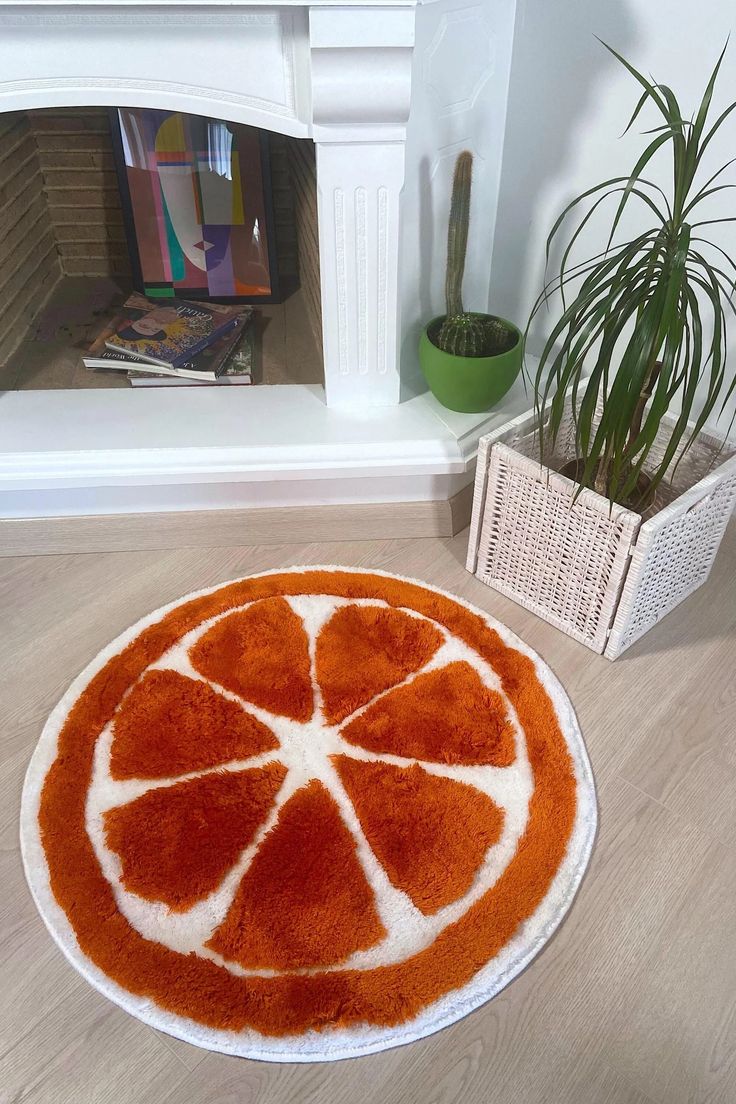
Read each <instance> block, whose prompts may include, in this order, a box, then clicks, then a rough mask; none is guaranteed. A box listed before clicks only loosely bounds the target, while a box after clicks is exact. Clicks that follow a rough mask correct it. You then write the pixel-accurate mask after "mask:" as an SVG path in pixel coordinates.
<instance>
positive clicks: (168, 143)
mask: <svg viewBox="0 0 736 1104" xmlns="http://www.w3.org/2000/svg"><path fill="white" fill-rule="evenodd" d="M111 123H112V127H111V129H112V136H113V147H114V150H115V159H116V165H117V170H118V180H119V183H120V194H121V199H122V205H123V215H124V218H125V226H126V234H127V238H128V246H129V249H130V255H131V263H132V266H133V278H134V283H135V286H136V289H137V290H138V291H140V292H142V293H143V294H144V295H146V296H148V297H149V298H162V299H163V298H172V297H174V296H176V297H178V298H180V299H204V300H206V299H216V300H218V301H219V302H239V303H273V302H278V301H279V287H278V270H277V264H276V253H275V241H274V229H273V206H272V202H271V180H270V169H269V156H268V138H267V135H266V133H265V132H264V131H261V130H258V129H257V128H255V127H249V126H244V125H243V124H240V123H229V122H223V121H222V120H221V119H208V118H205V117H204V116H201V115H185V114H183V113H182V112H174V111H158V110H154V109H151V108H137V107H136V108H129V107H121V108H118V109H116V110H113V111H112V112H111Z"/></svg>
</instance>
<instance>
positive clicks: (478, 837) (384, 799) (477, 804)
mask: <svg viewBox="0 0 736 1104" xmlns="http://www.w3.org/2000/svg"><path fill="white" fill-rule="evenodd" d="M334 762H335V767H336V768H337V771H338V773H339V775H340V778H341V780H342V783H343V785H344V786H345V789H346V790H347V793H348V795H349V797H350V800H351V801H352V803H353V805H354V806H355V811H356V813H357V814H358V819H359V820H360V824H361V827H362V829H363V831H364V832H365V837H366V839H367V840H368V843H369V844H370V845H371V847H372V848H373V850H374V852H375V853H376V856H377V858H378V860H379V861H380V863H381V865H382V866H383V868H384V870H385V871H386V873H387V874H388V876H389V878H390V880H391V882H392V883H393V884H394V885H395V886H396V887H397V889H402V890H403V891H404V893H407V894H408V895H409V897H411V899H412V901H413V902H414V904H415V905H416V906H417V908H418V909H420V910H421V911H422V912H423V913H425V914H426V915H431V914H432V913H434V912H437V910H438V909H441V908H442V907H443V906H444V905H449V904H451V903H452V902H453V901H456V900H457V899H458V897H462V896H463V894H465V893H467V891H468V890H469V889H470V887H471V885H472V883H473V879H474V877H475V874H476V872H477V870H478V867H479V866H480V864H481V863H482V862H483V859H484V858H485V856H486V853H487V851H488V848H489V847H491V846H492V844H494V843H496V842H497V841H498V839H499V837H500V835H501V829H502V827H503V812H502V810H501V809H499V808H498V807H497V806H496V805H494V803H493V802H492V801H491V799H490V798H489V797H486V795H485V794H483V793H481V792H480V790H477V789H476V788H475V787H474V786H466V785H465V784H464V783H462V782H456V781H454V780H453V779H451V778H439V777H438V776H437V775H433V774H429V773H428V772H427V771H426V770H423V769H422V768H421V767H420V766H418V765H417V764H414V766H412V767H395V766H393V765H391V764H389V763H367V762H362V761H361V760H359V759H351V758H350V757H349V756H347V755H341V756H336V757H335V760H334Z"/></svg>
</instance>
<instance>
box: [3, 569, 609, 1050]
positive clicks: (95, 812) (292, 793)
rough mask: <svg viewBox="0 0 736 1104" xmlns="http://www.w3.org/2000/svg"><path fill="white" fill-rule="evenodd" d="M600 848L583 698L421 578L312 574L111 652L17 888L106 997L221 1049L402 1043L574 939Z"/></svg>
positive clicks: (79, 692) (56, 761) (222, 602)
mask: <svg viewBox="0 0 736 1104" xmlns="http://www.w3.org/2000/svg"><path fill="white" fill-rule="evenodd" d="M595 825H596V804H595V794H594V789H593V780H592V776H591V771H590V766H589V763H588V759H587V756H586V753H585V748H584V745H583V742H582V738H581V736H580V732H579V730H578V727H577V723H576V720H575V715H574V713H573V710H572V708H571V706H570V703H569V701H568V699H567V697H566V696H565V693H564V691H563V690H562V688H561V687H560V685H559V683H558V682H557V681H556V679H555V678H554V676H553V675H552V673H551V671H550V670H549V668H547V667H546V666H545V664H544V663H542V661H541V660H540V659H539V657H538V656H536V655H535V654H534V653H533V652H532V651H531V650H530V649H529V648H527V647H526V646H525V645H524V644H522V642H521V641H520V640H518V639H517V638H516V637H515V636H513V635H512V634H511V633H510V632H509V631H508V630H507V629H505V628H504V627H503V626H502V625H499V624H497V623H496V622H494V621H492V620H491V619H490V618H489V617H488V616H487V615H485V614H484V613H481V612H480V611H479V610H477V609H474V608H472V607H471V606H469V605H467V604H466V603H465V602H462V601H460V600H459V599H457V598H453V597H451V596H450V595H448V594H444V593H442V592H441V591H438V590H436V589H434V588H432V587H429V586H427V585H425V584H423V583H420V582H415V581H413V580H409V579H403V578H400V577H398V576H395V575H388V574H385V573H383V572H377V571H376V572H364V571H356V570H352V569H348V568H333V567H314V568H312V567H309V568H306V567H305V568H294V569H289V570H283V571H275V572H269V573H267V574H263V575H254V576H251V577H249V578H245V579H240V580H237V581H236V582H232V583H228V584H226V585H224V586H219V587H216V588H214V589H212V590H208V591H203V592H201V593H199V594H192V595H188V596H187V597H186V598H182V599H181V600H180V601H178V602H176V603H174V604H173V605H170V606H167V607H165V608H164V609H161V610H158V611H156V613H153V614H151V615H150V616H149V617H146V618H144V619H143V620H142V621H140V622H139V623H138V624H137V625H134V626H133V628H132V629H130V630H128V632H126V633H123V635H122V636H120V637H118V639H117V640H115V641H113V643H112V644H110V645H109V646H108V647H107V648H106V649H105V650H104V651H103V652H102V653H101V654H100V655H99V656H98V657H97V658H96V659H95V660H93V662H92V663H91V664H90V665H89V667H88V668H87V669H86V670H85V671H84V672H83V673H82V674H81V675H80V676H79V678H78V679H77V680H76V681H75V682H74V683H73V685H72V686H71V687H70V689H69V691H68V692H67V693H66V694H65V696H64V698H63V699H62V701H61V702H60V703H59V705H58V706H57V708H56V709H55V710H54V712H53V713H52V715H51V717H50V718H49V721H48V722H47V724H46V727H45V729H44V731H43V734H42V736H41V739H40V741H39V744H38V747H37V748H36V751H35V753H34V755H33V758H32V760H31V764H30V766H29V769H28V774H27V777H26V784H25V789H24V794H23V808H22V814H21V836H22V847H23V859H24V863H25V868H26V876H27V878H28V882H29V885H30V887H31V890H32V892H33V895H34V898H35V900H36V904H37V905H38V908H39V910H40V912H41V915H42V916H43V918H44V920H45V922H46V924H47V926H48V928H49V930H50V932H51V934H52V935H53V937H54V939H55V940H56V942H57V943H58V944H59V946H60V947H61V949H62V950H63V951H64V953H65V954H66V956H67V957H68V958H69V960H70V961H71V962H72V964H73V965H74V966H75V967H76V968H77V970H79V972H80V973H82V974H83V975H84V976H85V977H86V978H87V979H88V980H89V981H90V982H91V983H92V984H93V985H94V986H95V987H96V988H97V989H99V990H100V991H101V992H102V993H104V994H105V995H106V996H108V997H110V998H111V999H112V1000H113V1001H115V1002H116V1003H117V1004H119V1005H121V1006H122V1007H123V1008H125V1009H127V1010H128V1011H129V1012H131V1013H132V1014H133V1015H135V1016H137V1017H138V1018H139V1019H141V1020H143V1021H145V1022H146V1023H149V1024H151V1025H152V1026H154V1027H157V1028H160V1029H161V1030H163V1031H166V1032H169V1033H170V1034H172V1035H175V1036H177V1037H179V1038H181V1039H186V1040H187V1041H189V1042H192V1043H197V1044H199V1045H200V1046H204V1047H208V1048H210V1049H212V1050H219V1051H224V1052H227V1053H231V1054H238V1055H243V1056H246V1057H250V1058H263V1059H269V1060H272V1061H320V1060H327V1059H333V1058H344V1057H349V1056H356V1055H361V1054H367V1053H370V1052H372V1051H377V1050H382V1049H385V1048H387V1047H391V1046H396V1045H398V1044H400V1043H405V1042H410V1041H411V1040H413V1039H418V1038H421V1037H422V1036H424V1035H428V1034H430V1033H431V1032H433V1031H436V1030H438V1029H439V1028H441V1027H444V1026H446V1025H447V1024H450V1023H452V1022H453V1021H455V1020H457V1019H459V1018H460V1017H461V1016H464V1015H466V1014H467V1013H468V1012H470V1011H472V1010H473V1009H474V1008H477V1007H478V1006H479V1005H481V1004H482V1003H483V1002H484V1001H486V1000H488V999H489V998H490V997H492V996H493V995H494V994H495V993H497V992H498V991H499V990H500V989H501V988H502V987H503V986H504V985H506V984H507V983H508V982H509V981H510V980H511V979H512V978H513V977H514V976H515V975H516V974H518V973H519V971H520V970H522V969H523V968H524V966H525V965H526V964H527V963H528V962H529V961H530V959H531V958H532V957H533V956H534V955H535V954H536V953H537V952H538V951H539V949H540V948H541V947H542V946H543V944H544V943H545V941H546V940H547V939H549V937H550V935H551V934H552V932H553V931H554V930H555V928H556V927H557V925H558V924H559V923H560V921H561V920H562V918H563V916H564V914H565V912H566V911H567V909H568V908H569V906H570V904H571V902H572V899H573V896H574V894H575V892H576V890H577V887H578V885H579V883H580V880H581V878H582V876H583V873H584V870H585V866H586V864H587V862H588V858H589V856H590V851H591V847H592V843H593V837H594V834H595Z"/></svg>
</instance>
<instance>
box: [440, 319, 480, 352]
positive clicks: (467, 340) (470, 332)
mask: <svg viewBox="0 0 736 1104" xmlns="http://www.w3.org/2000/svg"><path fill="white" fill-rule="evenodd" d="M487 333H488V322H487V321H486V319H485V318H482V317H479V316H478V315H477V314H452V315H448V317H447V318H446V319H445V321H444V322H443V323H442V325H441V327H440V329H439V332H438V333H437V336H436V338H435V344H437V345H438V346H439V348H440V349H442V351H443V352H444V353H451V354H452V355H453V356H464V357H473V356H488V353H487V351H486V350H487V347H488V336H487Z"/></svg>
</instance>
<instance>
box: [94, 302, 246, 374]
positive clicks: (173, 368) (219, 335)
mask: <svg viewBox="0 0 736 1104" xmlns="http://www.w3.org/2000/svg"><path fill="white" fill-rule="evenodd" d="M252 318H253V310H252V308H251V307H228V306H223V305H222V304H219V303H190V302H187V301H186V300H183V299H165V300H161V301H159V302H152V301H151V300H150V299H146V298H145V297H144V296H143V295H131V296H130V297H129V298H128V299H127V300H126V302H125V303H124V305H123V308H122V310H121V312H120V314H118V315H117V316H116V317H115V318H114V319H113V320H112V322H111V323H110V324H109V325H108V326H107V327H106V328H105V329H104V330H103V331H102V333H101V334H99V335H98V336H97V338H95V340H94V342H93V343H92V345H91V346H90V348H89V350H88V351H87V354H86V356H84V357H83V358H82V359H83V362H84V365H85V367H86V368H89V369H90V370H91V371H95V372H124V373H125V374H126V375H127V377H128V379H129V380H130V383H131V384H132V385H133V387H162V386H171V385H177V384H179V385H182V386H189V387H191V386H195V387H196V386H198V385H199V386H207V385H209V386H212V385H213V384H230V385H233V384H249V383H252V382H253V372H252V366H253V326H252V325H251V323H252Z"/></svg>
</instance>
